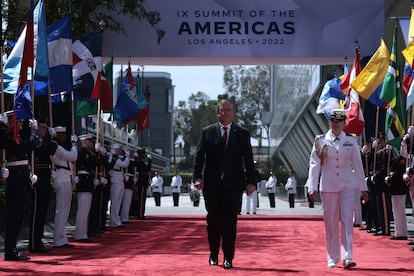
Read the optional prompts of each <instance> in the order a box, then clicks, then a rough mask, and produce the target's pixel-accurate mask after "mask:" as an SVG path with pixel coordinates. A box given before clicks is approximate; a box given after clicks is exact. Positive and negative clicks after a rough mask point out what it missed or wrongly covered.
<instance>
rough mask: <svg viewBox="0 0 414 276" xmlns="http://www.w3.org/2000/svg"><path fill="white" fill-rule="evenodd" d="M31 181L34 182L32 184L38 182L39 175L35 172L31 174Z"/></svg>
mask: <svg viewBox="0 0 414 276" xmlns="http://www.w3.org/2000/svg"><path fill="white" fill-rule="evenodd" d="M30 181H31V182H32V186H33V185H34V184H36V182H37V175H35V174H33V175H31V176H30Z"/></svg>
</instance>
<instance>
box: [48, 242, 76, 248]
mask: <svg viewBox="0 0 414 276" xmlns="http://www.w3.org/2000/svg"><path fill="white" fill-rule="evenodd" d="M74 247H75V246H74V245H73V244H69V243H66V244H62V245H55V246H53V248H74Z"/></svg>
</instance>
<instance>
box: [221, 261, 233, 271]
mask: <svg viewBox="0 0 414 276" xmlns="http://www.w3.org/2000/svg"><path fill="white" fill-rule="evenodd" d="M223 268H224V269H230V268H233V262H232V261H231V260H224V263H223Z"/></svg>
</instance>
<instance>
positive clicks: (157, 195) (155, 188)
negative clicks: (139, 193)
mask: <svg viewBox="0 0 414 276" xmlns="http://www.w3.org/2000/svg"><path fill="white" fill-rule="evenodd" d="M163 185H164V179H163V178H162V176H161V175H160V171H158V170H157V171H155V176H154V177H153V178H152V179H151V188H152V195H153V196H154V201H155V206H161V194H162V186H163Z"/></svg>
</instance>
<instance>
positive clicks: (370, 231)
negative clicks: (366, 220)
mask: <svg viewBox="0 0 414 276" xmlns="http://www.w3.org/2000/svg"><path fill="white" fill-rule="evenodd" d="M367 232H368V233H377V229H375V228H371V229H369V230H367Z"/></svg>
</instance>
